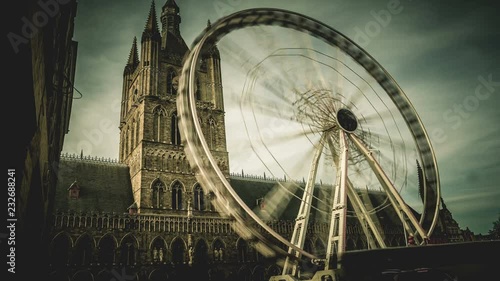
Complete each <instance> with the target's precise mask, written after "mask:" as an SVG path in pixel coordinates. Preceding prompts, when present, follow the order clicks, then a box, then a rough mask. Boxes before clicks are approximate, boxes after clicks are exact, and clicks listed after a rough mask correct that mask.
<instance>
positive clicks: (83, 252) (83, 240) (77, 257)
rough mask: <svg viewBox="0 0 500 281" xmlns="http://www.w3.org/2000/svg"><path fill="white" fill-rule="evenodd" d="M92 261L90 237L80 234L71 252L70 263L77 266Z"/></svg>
mask: <svg viewBox="0 0 500 281" xmlns="http://www.w3.org/2000/svg"><path fill="white" fill-rule="evenodd" d="M91 261H92V239H90V237H89V236H88V235H83V236H81V237H80V238H79V239H78V240H77V242H76V247H75V250H74V252H73V262H72V264H74V265H77V266H82V265H83V266H85V265H89V264H90V262H91Z"/></svg>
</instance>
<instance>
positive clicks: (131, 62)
mask: <svg viewBox="0 0 500 281" xmlns="http://www.w3.org/2000/svg"><path fill="white" fill-rule="evenodd" d="M138 65H139V52H138V50H137V38H136V37H135V36H134V41H133V42H132V48H131V49H130V53H129V55H128V60H127V65H126V66H125V70H124V73H123V75H127V74H132V73H134V71H135V69H136V68H137V66H138Z"/></svg>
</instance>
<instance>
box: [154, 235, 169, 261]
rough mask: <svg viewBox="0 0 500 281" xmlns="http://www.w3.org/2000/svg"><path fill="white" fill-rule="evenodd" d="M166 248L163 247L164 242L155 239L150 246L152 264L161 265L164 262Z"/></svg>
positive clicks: (158, 238) (160, 239)
mask: <svg viewBox="0 0 500 281" xmlns="http://www.w3.org/2000/svg"><path fill="white" fill-rule="evenodd" d="M166 250H167V248H166V247H165V241H164V240H163V239H162V238H160V237H156V238H155V240H154V241H153V243H152V245H151V257H152V260H153V262H157V263H163V262H165V261H166V253H167V251H166Z"/></svg>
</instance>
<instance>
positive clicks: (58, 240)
mask: <svg viewBox="0 0 500 281" xmlns="http://www.w3.org/2000/svg"><path fill="white" fill-rule="evenodd" d="M160 22H161V31H160V28H159V26H158V24H157V15H156V11H155V6H154V3H153V4H152V6H151V9H150V12H149V15H148V18H147V21H146V26H145V28H144V32H143V33H142V37H141V40H140V44H141V48H140V55H139V50H138V49H139V48H138V42H137V40H136V39H135V38H134V40H133V43H132V48H131V51H130V55H129V58H128V62H127V64H126V66H125V70H124V73H123V93H122V105H121V106H122V107H121V115H120V150H119V161H112V160H109V159H108V160H105V159H98V158H92V157H84V156H83V155H80V156H75V155H64V156H63V157H62V159H61V165H60V168H59V183H58V188H57V195H56V208H57V212H56V213H55V214H54V218H53V231H52V236H51V237H52V243H51V249H50V254H51V259H50V264H51V265H50V270H51V272H52V274H53V276H56V277H57V278H58V279H61V280H72V281H77V280H78V281H80V280H82V281H83V280H99V281H104V280H105V281H109V280H112V279H113V278H114V279H115V280H178V279H179V278H183V279H186V280H191V279H190V278H191V277H193V278H196V279H198V280H209V279H211V280H236V279H239V280H268V279H269V277H270V276H272V275H277V274H280V272H281V269H280V267H279V266H278V265H277V264H276V261H274V260H269V259H266V258H263V257H262V256H260V255H259V254H258V253H257V252H256V251H255V250H254V249H253V248H252V245H251V242H248V241H245V240H243V239H241V238H240V237H238V235H237V234H236V233H235V232H234V230H233V228H232V224H233V221H232V220H231V219H229V218H225V217H221V216H220V215H219V214H218V213H217V212H216V211H215V210H214V209H213V207H212V206H211V204H210V196H208V194H204V192H203V189H202V188H201V186H200V184H199V183H198V182H197V180H196V177H195V174H194V172H193V170H192V169H191V168H190V165H189V164H188V162H187V160H186V156H185V154H184V150H183V146H182V145H181V141H180V135H179V129H178V127H177V118H178V115H177V112H176V91H177V80H178V75H179V73H180V71H181V67H182V58H183V56H184V55H185V53H186V52H187V51H188V47H187V45H186V43H185V42H184V40H183V39H182V37H181V35H180V31H179V25H180V22H181V18H180V16H179V7H178V6H177V5H176V3H175V1H173V0H168V1H167V2H166V3H165V4H164V6H163V7H162V10H161V17H160ZM220 59H221V58H220V54H219V52H218V50H217V48H216V47H213V48H212V49H211V50H210V51H208V52H207V53H205V54H204V55H203V59H202V63H201V67H200V69H199V70H198V72H197V79H196V85H197V89H196V98H197V101H196V106H197V109H198V113H199V116H200V120H199V121H200V123H201V124H202V126H203V130H204V133H205V136H207V142H208V144H209V146H210V147H211V150H212V153H213V155H214V156H215V157H216V158H217V160H218V163H219V166H220V167H221V169H222V170H223V172H224V173H225V174H226V175H227V177H228V178H229V179H230V181H231V183H232V185H233V186H234V188H235V189H237V191H238V192H239V193H240V194H241V196H242V199H243V200H244V201H245V203H247V205H249V206H250V207H258V200H257V199H258V198H261V197H264V196H265V195H266V194H267V193H268V192H269V191H270V190H271V189H272V188H273V185H274V184H275V183H276V182H275V181H272V180H269V179H263V178H257V177H253V178H252V177H248V176H243V175H230V174H229V163H228V153H227V151H226V136H225V125H224V104H223V93H222V81H221V66H220ZM360 192H361V191H360ZM362 193H363V192H362ZM362 196H366V197H368V198H370V200H372V202H373V204H374V205H377V204H378V203H380V202H381V201H383V199H384V198H383V195H382V194H378V193H376V192H370V193H368V192H364V193H363V194H362ZM298 207H299V206H298V205H297V206H289V207H288V209H287V210H285V212H284V213H283V214H282V215H281V216H280V217H279V218H273V219H272V220H270V221H269V224H270V225H271V226H272V227H273V228H274V229H275V230H276V231H278V232H279V233H281V234H283V235H284V236H286V237H290V236H291V234H292V232H293V227H294V219H295V218H294V217H293V214H296V213H297V212H296V210H297V209H298ZM386 209H387V212H386V213H384V215H383V218H379V219H377V223H378V224H379V225H380V226H381V227H383V229H384V235H385V239H386V240H387V244H388V245H392V246H398V245H404V244H405V239H404V237H403V233H402V232H403V230H402V226H401V224H397V223H396V224H395V223H394V222H395V221H396V219H395V218H396V215H395V214H394V213H391V211H390V210H389V209H390V208H386ZM347 229H348V235H349V237H348V241H347V247H348V249H363V248H366V247H367V246H366V245H367V243H366V241H365V240H364V237H363V235H361V233H362V230H361V227H360V226H359V225H358V224H357V223H356V222H355V219H352V221H351V220H349V221H348V228H347ZM308 231H309V234H308V239H307V240H306V244H305V248H306V249H307V250H309V251H312V252H315V253H317V254H321V253H324V251H325V245H326V242H327V235H328V225H327V224H326V222H325V223H320V222H317V223H314V224H311V225H309V230H308ZM120 278H121V279H120Z"/></svg>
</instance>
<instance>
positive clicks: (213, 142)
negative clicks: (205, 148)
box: [208, 118, 217, 149]
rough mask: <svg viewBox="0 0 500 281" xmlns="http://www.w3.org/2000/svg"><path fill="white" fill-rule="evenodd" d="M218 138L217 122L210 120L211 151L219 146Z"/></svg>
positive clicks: (209, 139) (209, 138)
mask: <svg viewBox="0 0 500 281" xmlns="http://www.w3.org/2000/svg"><path fill="white" fill-rule="evenodd" d="M216 137H217V130H216V127H215V120H214V119H212V118H210V120H209V121H208V145H209V146H210V149H215V146H216V145H217V141H216Z"/></svg>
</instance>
